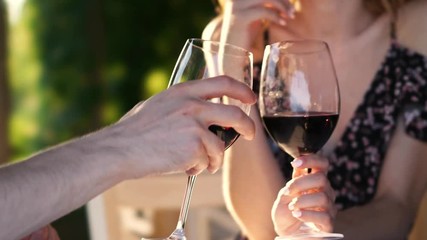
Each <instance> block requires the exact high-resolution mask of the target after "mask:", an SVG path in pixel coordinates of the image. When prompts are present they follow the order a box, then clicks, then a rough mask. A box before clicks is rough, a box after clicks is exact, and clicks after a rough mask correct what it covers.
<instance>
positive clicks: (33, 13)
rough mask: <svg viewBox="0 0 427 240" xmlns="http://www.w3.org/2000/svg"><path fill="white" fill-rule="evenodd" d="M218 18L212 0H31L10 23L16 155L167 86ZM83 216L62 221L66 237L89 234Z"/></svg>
mask: <svg viewBox="0 0 427 240" xmlns="http://www.w3.org/2000/svg"><path fill="white" fill-rule="evenodd" d="M213 16H214V9H213V6H212V4H211V2H210V1H209V0H201V1H188V0H169V1H165V0H159V1H147V0H125V1H119V0H27V2H26V4H25V6H24V8H23V13H22V17H21V19H20V21H19V22H18V23H16V24H14V25H13V26H12V27H11V29H10V76H11V79H10V81H11V86H12V91H13V92H12V93H13V94H12V96H13V99H12V102H13V112H12V120H11V133H10V136H11V144H12V147H13V158H14V159H15V160H17V159H20V158H22V157H24V156H28V155H29V154H31V153H33V152H35V151H38V150H40V149H43V148H45V147H48V146H50V145H54V144H57V143H59V142H61V141H65V140H68V139H70V138H72V137H75V136H78V135H81V134H84V133H87V132H89V131H92V130H95V129H97V128H100V127H102V126H104V125H106V124H109V123H112V122H114V121H116V120H118V119H119V117H120V116H121V115H123V114H124V113H125V112H126V111H127V110H129V109H130V108H131V107H132V106H133V105H135V104H136V103H137V102H138V101H140V100H143V99H146V98H148V97H149V96H151V95H152V94H155V93H157V92H159V91H161V90H163V89H165V88H166V86H167V82H168V80H169V75H170V73H171V71H172V69H173V67H174V64H175V61H176V59H177V57H178V55H179V52H180V51H181V48H182V46H183V44H184V42H185V40H186V39H187V38H190V37H200V35H201V32H202V30H203V28H204V26H205V25H206V24H207V23H208V21H209V20H210V19H211V18H212V17H213ZM73 214H74V215H73V216H74V217H73V219H76V217H75V216H76V213H73ZM77 216H80V217H77V219H80V220H74V222H76V221H77V222H78V223H77V224H74V225H71V224H70V223H69V222H67V221H65V220H64V219H61V220H59V221H58V222H61V223H62V222H64V221H65V223H64V226H69V227H68V229H69V232H67V233H64V234H61V231H60V234H61V237H62V238H63V240H66V239H74V240H75V239H79V240H84V239H85V237H87V236H84V235H86V232H85V231H86V227H85V226H84V225H85V224H86V222H85V220H84V219H82V216H83V217H84V214H80V215H79V214H77ZM62 231H63V232H66V231H67V230H66V227H64V228H63V230H62ZM79 231H80V232H84V233H85V234H83V235H82V233H80V235H73V234H72V233H73V232H74V233H76V234H77V233H78V232H79Z"/></svg>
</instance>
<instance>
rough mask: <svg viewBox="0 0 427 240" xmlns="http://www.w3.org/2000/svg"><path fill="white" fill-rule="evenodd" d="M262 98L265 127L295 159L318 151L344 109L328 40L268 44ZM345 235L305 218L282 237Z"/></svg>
mask: <svg viewBox="0 0 427 240" xmlns="http://www.w3.org/2000/svg"><path fill="white" fill-rule="evenodd" d="M259 98H260V100H259V110H260V115H261V118H262V122H263V124H264V127H265V129H266V130H267V132H268V133H269V135H270V136H271V137H272V138H273V139H274V141H275V142H276V143H277V144H278V146H279V147H280V148H281V149H283V150H284V151H286V152H287V153H288V154H289V155H291V156H292V157H294V158H297V157H299V156H301V155H305V154H311V153H316V152H317V151H319V150H320V149H321V148H322V146H323V145H324V144H325V143H326V142H327V141H328V139H329V137H330V136H331V134H332V132H333V131H334V128H335V125H336V124H337V122H338V116H339V111H340V95H339V88H338V81H337V77H336V73H335V69H334V65H333V63H332V58H331V55H330V52H329V48H328V45H327V44H326V43H325V42H322V41H318V40H298V41H283V42H278V43H274V44H271V45H267V46H266V48H265V51H264V58H263V65H262V69H261V84H260V95H259ZM308 172H310V170H309V169H308ZM342 238H343V235H342V234H338V233H326V232H322V231H320V230H319V229H317V228H316V226H315V225H314V224H312V223H305V222H303V223H302V225H301V227H300V228H299V230H298V232H297V233H296V234H293V235H292V236H288V237H278V238H277V239H342Z"/></svg>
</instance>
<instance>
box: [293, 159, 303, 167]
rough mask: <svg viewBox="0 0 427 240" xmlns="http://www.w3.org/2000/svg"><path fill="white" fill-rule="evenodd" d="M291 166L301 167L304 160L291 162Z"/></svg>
mask: <svg viewBox="0 0 427 240" xmlns="http://www.w3.org/2000/svg"><path fill="white" fill-rule="evenodd" d="M291 165H292V167H294V168H297V167H300V166H301V165H302V160H301V159H295V160H293V161H292V162H291Z"/></svg>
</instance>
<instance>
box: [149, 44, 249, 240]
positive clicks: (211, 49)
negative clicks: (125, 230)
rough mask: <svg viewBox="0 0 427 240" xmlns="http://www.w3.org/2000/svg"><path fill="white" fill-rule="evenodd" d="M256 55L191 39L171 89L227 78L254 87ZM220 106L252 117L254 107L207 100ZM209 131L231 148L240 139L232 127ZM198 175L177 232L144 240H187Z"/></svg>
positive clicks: (189, 184)
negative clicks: (195, 82) (250, 112)
mask: <svg viewBox="0 0 427 240" xmlns="http://www.w3.org/2000/svg"><path fill="white" fill-rule="evenodd" d="M252 66H253V57H252V53H251V52H249V51H247V50H245V49H243V48H240V47H237V46H234V45H230V44H225V43H220V42H217V41H210V40H203V39H196V38H192V39H188V40H187V41H186V43H185V45H184V47H183V49H182V51H181V54H180V56H179V57H178V60H177V62H176V65H175V68H174V70H173V72H172V75H171V78H170V81H169V87H170V86H172V85H175V84H180V83H183V82H187V81H194V80H197V81H209V79H210V78H212V77H216V76H222V75H227V76H229V77H232V78H234V79H236V80H238V81H241V82H243V83H245V84H247V85H248V86H249V87H251V88H252V71H253V70H252ZM206 100H207V101H210V102H213V103H216V104H225V105H235V106H238V107H239V108H241V109H242V110H243V111H244V112H245V113H246V114H249V110H250V107H249V106H248V105H247V104H243V103H241V102H240V101H238V100H236V99H232V98H230V97H227V96H222V97H219V98H211V99H206ZM209 130H210V131H211V132H213V133H214V134H216V135H217V136H218V137H219V138H220V139H221V140H222V141H224V143H225V149H227V148H228V147H230V146H231V145H232V144H233V143H234V142H235V141H236V140H237V138H238V137H239V133H238V132H237V131H235V130H234V129H233V128H231V127H228V126H218V125H211V126H209ZM196 178H197V176H196V175H193V176H189V177H188V181H187V187H186V189H185V193H184V199H183V202H182V206H181V210H180V214H179V217H178V222H177V226H176V229H175V230H174V231H173V232H172V234H171V235H170V236H169V237H166V238H153V239H148V238H142V239H141V240H155V239H158V240H161V239H163V240H167V239H169V240H184V239H187V238H186V236H185V230H184V228H185V224H186V220H187V215H188V209H189V206H190V200H191V194H192V190H193V187H194V184H195V181H196Z"/></svg>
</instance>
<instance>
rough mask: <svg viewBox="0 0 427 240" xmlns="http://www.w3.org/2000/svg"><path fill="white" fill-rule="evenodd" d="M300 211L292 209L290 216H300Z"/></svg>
mask: <svg viewBox="0 0 427 240" xmlns="http://www.w3.org/2000/svg"><path fill="white" fill-rule="evenodd" d="M301 215H302V212H301V211H300V210H294V211H292V216H294V217H295V218H299V217H301Z"/></svg>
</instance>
